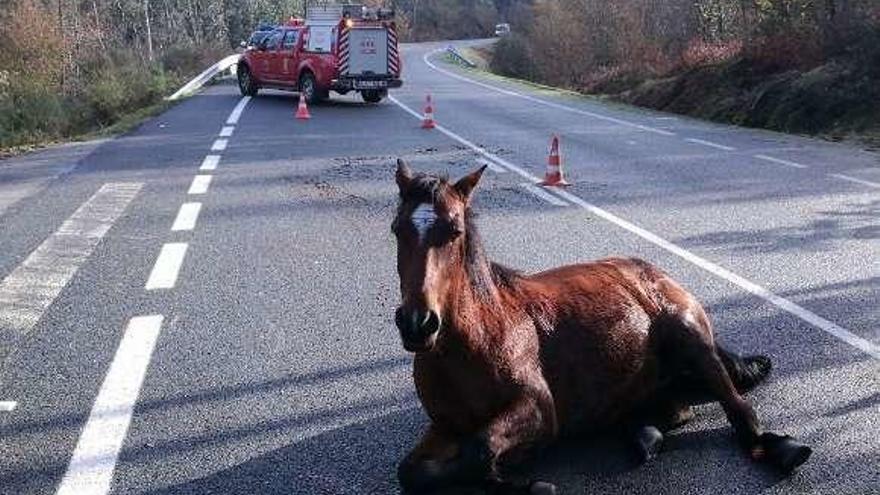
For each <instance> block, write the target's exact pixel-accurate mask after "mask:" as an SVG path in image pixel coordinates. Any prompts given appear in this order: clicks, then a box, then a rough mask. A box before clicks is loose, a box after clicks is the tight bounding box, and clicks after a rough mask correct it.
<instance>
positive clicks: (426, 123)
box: [422, 95, 436, 129]
mask: <svg viewBox="0 0 880 495" xmlns="http://www.w3.org/2000/svg"><path fill="white" fill-rule="evenodd" d="M435 126H436V124H435V123H434V105H433V104H432V103H431V95H428V96H427V97H426V98H425V117H424V118H423V119H422V129H433V128H434V127H435Z"/></svg>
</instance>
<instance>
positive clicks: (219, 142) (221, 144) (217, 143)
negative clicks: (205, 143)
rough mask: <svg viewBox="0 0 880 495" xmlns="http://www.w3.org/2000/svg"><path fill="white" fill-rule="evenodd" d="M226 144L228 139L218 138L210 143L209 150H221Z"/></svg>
mask: <svg viewBox="0 0 880 495" xmlns="http://www.w3.org/2000/svg"><path fill="white" fill-rule="evenodd" d="M227 145H229V140H228V139H218V140H216V141H214V144H212V145H211V151H223V150H225V149H226V146H227Z"/></svg>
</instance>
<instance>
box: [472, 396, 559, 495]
mask: <svg viewBox="0 0 880 495" xmlns="http://www.w3.org/2000/svg"><path fill="white" fill-rule="evenodd" d="M557 428H558V427H557V423H556V410H555V407H554V405H553V400H552V396H551V395H550V392H549V390H548V389H547V387H542V388H541V389H537V390H529V391H526V392H525V393H523V394H522V395H521V396H520V397H519V398H518V399H517V400H515V401H514V402H513V403H512V404H511V405H510V406H509V407H508V408H507V409H506V410H505V411H504V412H503V413H502V414H500V415H498V416H497V417H496V418H495V419H494V420H493V421H492V422H491V423H490V424H489V426H488V427H487V428H486V435H485V436H486V440H487V442H488V446H489V451H490V452H491V454H492V461H491V464H490V470H489V474H488V476H487V478H486V481H485V482H484V486H485V487H486V488H487V491H488V492H489V493H490V494H505V495H513V494H524V495H529V494H530V495H539V494H540V495H545V494H546V495H551V494H554V493H556V487H555V486H554V485H552V484H550V483H545V482H540V481H529V482H526V483H513V482H510V481H506V480H503V479H502V478H501V476H500V474H499V472H498V465H497V463H498V460H499V459H502V458H504V457H509V456H511V455H514V454H520V455H521V454H525V453H527V452H528V451H530V450H533V449H535V448H537V447H539V446H540V445H542V444H544V443H546V442H548V441H549V440H551V439H552V438H554V437H555V436H556V433H557Z"/></svg>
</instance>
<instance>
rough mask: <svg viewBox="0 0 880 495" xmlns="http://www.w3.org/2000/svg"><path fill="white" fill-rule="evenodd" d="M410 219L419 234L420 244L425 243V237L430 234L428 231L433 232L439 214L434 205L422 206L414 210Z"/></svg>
mask: <svg viewBox="0 0 880 495" xmlns="http://www.w3.org/2000/svg"><path fill="white" fill-rule="evenodd" d="M409 219H410V221H412V224H413V227H415V228H416V231H417V232H418V233H419V242H420V243H422V242H425V236H426V235H427V234H428V231H429V230H431V227H432V226H433V225H434V222H435V221H437V213H436V212H435V211H434V205H432V204H431V203H422V204H420V205H419V206H417V207H416V209H415V210H413V212H412V215H410V217H409Z"/></svg>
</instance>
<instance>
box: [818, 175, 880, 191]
mask: <svg viewBox="0 0 880 495" xmlns="http://www.w3.org/2000/svg"><path fill="white" fill-rule="evenodd" d="M828 176H829V177H834V178H835V179H840V180H845V181H848V182H852V183H855V184H861V185H863V186H868V187H875V188H878V189H880V183H877V182H871V181H869V180H865V179H857V178H855V177H850V176H848V175H843V174H828Z"/></svg>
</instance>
